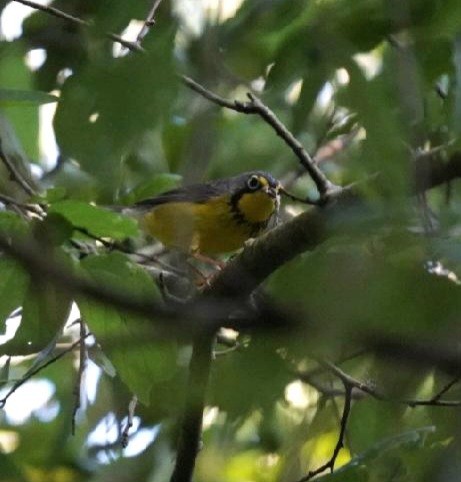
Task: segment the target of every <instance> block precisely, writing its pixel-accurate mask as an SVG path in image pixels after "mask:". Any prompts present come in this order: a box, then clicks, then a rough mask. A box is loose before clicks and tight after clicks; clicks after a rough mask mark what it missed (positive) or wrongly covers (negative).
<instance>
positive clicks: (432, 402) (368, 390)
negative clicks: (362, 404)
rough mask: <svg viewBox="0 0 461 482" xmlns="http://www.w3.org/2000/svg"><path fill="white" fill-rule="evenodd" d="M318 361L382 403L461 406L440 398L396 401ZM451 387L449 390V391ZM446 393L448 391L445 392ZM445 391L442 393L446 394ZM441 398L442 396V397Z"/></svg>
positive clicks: (457, 402) (459, 402)
mask: <svg viewBox="0 0 461 482" xmlns="http://www.w3.org/2000/svg"><path fill="white" fill-rule="evenodd" d="M317 361H318V362H319V363H320V364H321V365H322V366H324V367H325V368H327V369H328V370H330V371H331V372H332V373H333V374H334V375H335V376H337V377H338V378H339V379H340V380H341V381H342V382H343V384H348V385H349V386H351V387H355V388H357V389H359V390H361V391H362V392H365V393H367V394H368V395H370V396H372V397H373V398H375V399H376V400H381V401H387V402H393V403H401V404H404V405H408V406H410V407H416V406H433V407H459V406H461V400H441V399H440V397H433V398H431V399H429V400H418V399H409V398H407V399H405V398H404V399H395V398H391V397H388V396H387V395H385V394H383V393H381V392H379V391H378V390H376V389H375V388H374V387H371V386H370V385H369V384H367V383H365V382H362V381H360V380H357V379H356V378H354V377H352V376H351V375H349V374H348V373H346V372H344V371H343V370H341V369H340V368H338V367H337V366H336V365H334V364H333V363H331V362H329V361H326V360H321V359H317ZM449 388H450V387H448V388H447V390H448V389H449ZM445 391H446V390H445ZM445 391H443V392H442V395H443V393H445ZM440 396H441V395H440Z"/></svg>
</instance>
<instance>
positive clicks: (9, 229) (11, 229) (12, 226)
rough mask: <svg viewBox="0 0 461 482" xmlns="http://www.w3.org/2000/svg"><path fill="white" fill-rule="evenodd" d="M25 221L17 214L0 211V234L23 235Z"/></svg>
mask: <svg viewBox="0 0 461 482" xmlns="http://www.w3.org/2000/svg"><path fill="white" fill-rule="evenodd" d="M26 231H27V223H26V221H25V220H24V219H23V218H22V217H21V216H19V215H18V214H15V213H12V212H11V211H3V212H2V211H0V232H2V233H3V235H5V236H9V235H12V234H14V235H20V234H25V233H26Z"/></svg>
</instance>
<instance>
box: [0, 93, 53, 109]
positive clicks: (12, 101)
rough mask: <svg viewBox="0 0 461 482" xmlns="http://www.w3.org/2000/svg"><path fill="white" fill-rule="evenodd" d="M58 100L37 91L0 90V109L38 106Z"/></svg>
mask: <svg viewBox="0 0 461 482" xmlns="http://www.w3.org/2000/svg"><path fill="white" fill-rule="evenodd" d="M58 100H59V98H58V97H56V96H55V95H51V94H47V93H46V92H40V91H38V90H18V89H0V107H6V106H11V105H40V104H48V103H50V102H57V101H58Z"/></svg>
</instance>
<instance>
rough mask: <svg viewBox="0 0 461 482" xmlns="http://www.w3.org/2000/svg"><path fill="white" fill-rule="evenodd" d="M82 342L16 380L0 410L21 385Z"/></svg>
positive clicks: (80, 341)
mask: <svg viewBox="0 0 461 482" xmlns="http://www.w3.org/2000/svg"><path fill="white" fill-rule="evenodd" d="M90 335H91V333H87V334H86V335H85V338H87V337H88V336H90ZM82 342H83V339H81V338H79V339H78V340H77V341H76V342H74V343H72V345H70V346H69V348H67V349H65V350H63V351H61V352H60V353H58V354H57V355H55V356H54V357H52V358H50V359H49V360H48V361H47V362H45V363H43V364H42V365H39V366H38V367H37V368H36V369H35V370H32V371H31V372H29V373H28V374H27V375H26V376H24V377H23V378H21V379H20V380H18V381H17V382H16V383H15V384H14V385H13V386H12V387H11V388H10V390H9V391H8V393H7V394H6V395H5V396H4V397H3V398H2V399H1V400H0V408H4V407H5V404H6V402H7V400H8V399H9V398H10V397H11V395H13V393H14V392H15V391H16V390H17V389H18V388H19V387H21V386H22V385H24V383H26V382H27V381H28V380H30V379H31V378H32V377H33V376H35V375H37V373H39V372H41V371H42V370H43V369H45V368H46V367H48V366H50V365H52V364H53V363H54V362H56V361H57V360H59V359H60V358H62V357H63V356H64V355H66V354H67V353H69V352H71V351H72V350H73V349H74V348H75V347H76V346H78V345H79V344H80V343H82Z"/></svg>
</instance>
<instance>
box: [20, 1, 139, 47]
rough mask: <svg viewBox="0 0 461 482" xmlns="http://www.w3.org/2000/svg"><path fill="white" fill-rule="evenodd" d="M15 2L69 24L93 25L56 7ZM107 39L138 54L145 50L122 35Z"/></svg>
mask: <svg viewBox="0 0 461 482" xmlns="http://www.w3.org/2000/svg"><path fill="white" fill-rule="evenodd" d="M13 1H14V2H17V3H22V4H23V5H26V6H27V7H30V8H33V9H35V10H40V11H42V12H45V13H47V14H49V15H53V16H54V17H58V18H61V19H63V20H67V21H68V22H72V23H74V24H76V25H82V26H84V27H91V24H90V23H89V22H87V21H86V20H83V19H81V18H79V17H75V16H74V15H70V14H68V13H65V12H63V11H62V10H59V9H57V8H54V7H50V6H48V5H41V4H40V3H36V2H33V1H31V0H13ZM105 35H106V37H108V38H110V39H111V40H113V41H114V42H117V43H119V44H121V45H123V46H124V47H126V48H127V49H128V50H131V51H138V52H143V48H142V47H140V46H139V45H137V44H136V42H130V41H128V40H125V39H124V38H122V37H120V35H117V34H115V33H111V32H108V33H106V34H105Z"/></svg>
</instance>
